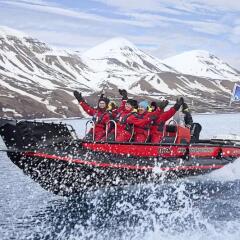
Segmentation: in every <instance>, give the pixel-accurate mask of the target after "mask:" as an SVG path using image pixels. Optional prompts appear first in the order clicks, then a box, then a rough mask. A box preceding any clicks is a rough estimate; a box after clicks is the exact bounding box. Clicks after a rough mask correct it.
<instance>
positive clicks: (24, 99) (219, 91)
mask: <svg viewBox="0 0 240 240" xmlns="http://www.w3.org/2000/svg"><path fill="white" fill-rule="evenodd" d="M119 51H123V53H122V56H124V57H125V59H126V61H123V60H122V58H120V57H119V59H118V58H117V57H112V56H109V57H106V56H104V58H102V59H95V64H97V65H98V64H99V65H101V64H102V63H103V61H104V63H105V64H107V71H104V70H103V71H102V72H101V71H96V69H94V67H93V66H92V65H90V64H89V63H88V62H87V61H85V59H83V58H81V57H80V56H79V55H77V54H73V53H68V52H66V51H61V52H59V51H56V50H52V49H51V48H50V47H49V46H47V45H46V44H45V43H42V42H39V41H38V40H36V39H32V38H29V37H17V36H7V37H6V36H1V32H0V117H14V118H42V117H54V118H61V117H78V116H79V117H81V116H83V115H82V113H81V111H80V107H79V106H78V103H77V101H76V100H75V99H74V97H73V95H72V92H73V90H78V91H80V92H82V94H83V96H85V97H86V100H87V101H88V102H89V103H90V104H91V105H92V106H94V105H96V103H97V100H98V97H99V95H100V93H101V90H105V92H106V94H107V95H108V96H109V97H110V99H113V100H116V101H117V102H120V97H119V94H118V88H127V89H128V91H129V96H130V97H133V98H136V99H143V98H146V99H149V100H157V99H158V98H159V97H160V96H162V95H164V96H166V97H168V98H169V100H175V99H176V98H177V97H178V96H180V95H181V96H184V97H185V99H186V101H187V102H188V103H192V102H193V103H194V105H193V107H192V108H193V110H194V111H197V112H203V111H215V110H216V109H217V111H222V110H223V111H227V110H229V111H230V110H232V109H230V108H227V105H228V103H229V98H230V95H231V90H232V88H233V85H234V82H232V81H229V80H217V79H207V78H201V77H196V76H191V75H186V74H181V73H179V72H177V71H176V70H174V69H172V68H171V67H169V66H167V65H165V64H162V65H161V63H160V62H159V61H156V64H155V65H154V61H155V58H153V57H151V56H149V55H144V53H143V52H140V50H138V51H137V52H136V53H135V52H134V51H136V49H134V48H131V47H124V48H120V49H119ZM120 53H121V52H120ZM134 59H135V60H134ZM161 67H163V68H161ZM162 69H166V70H162ZM233 105H234V104H233ZM235 110H236V108H235Z"/></svg>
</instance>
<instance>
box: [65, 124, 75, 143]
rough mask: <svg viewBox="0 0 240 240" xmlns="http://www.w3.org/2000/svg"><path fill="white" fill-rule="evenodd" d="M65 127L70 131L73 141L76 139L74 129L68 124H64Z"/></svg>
mask: <svg viewBox="0 0 240 240" xmlns="http://www.w3.org/2000/svg"><path fill="white" fill-rule="evenodd" d="M66 126H67V128H68V130H69V131H70V133H71V135H72V137H73V138H74V139H75V140H76V139H78V136H77V133H76V131H75V129H74V128H73V126H72V125H70V124H66Z"/></svg>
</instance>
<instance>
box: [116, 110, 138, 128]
mask: <svg viewBox="0 0 240 240" xmlns="http://www.w3.org/2000/svg"><path fill="white" fill-rule="evenodd" d="M121 115H122V112H121V113H119V114H118V115H117V117H116V122H118V123H120V124H121V125H125V130H126V131H128V132H132V130H133V124H129V123H127V119H128V117H130V116H131V115H135V116H136V115H137V113H136V112H130V113H128V114H126V115H125V116H124V117H121Z"/></svg>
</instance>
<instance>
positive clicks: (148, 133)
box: [145, 128, 150, 143]
mask: <svg viewBox="0 0 240 240" xmlns="http://www.w3.org/2000/svg"><path fill="white" fill-rule="evenodd" d="M149 136H150V128H149V129H148V132H147V138H146V140H145V143H146V142H147V140H148V139H149Z"/></svg>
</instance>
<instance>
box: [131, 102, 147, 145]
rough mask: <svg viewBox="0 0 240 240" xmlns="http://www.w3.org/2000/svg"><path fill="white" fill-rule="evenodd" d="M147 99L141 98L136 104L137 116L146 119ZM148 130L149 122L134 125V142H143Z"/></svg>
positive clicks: (145, 139)
mask: <svg viewBox="0 0 240 240" xmlns="http://www.w3.org/2000/svg"><path fill="white" fill-rule="evenodd" d="M147 109H148V101H146V100H143V101H141V102H140V103H139V104H138V113H137V118H139V119H146V118H148V115H149V114H150V113H149V112H148V111H147ZM149 130H150V122H149V123H148V124H145V125H144V126H134V132H135V135H134V142H138V143H144V142H146V141H147V138H148V134H149Z"/></svg>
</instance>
